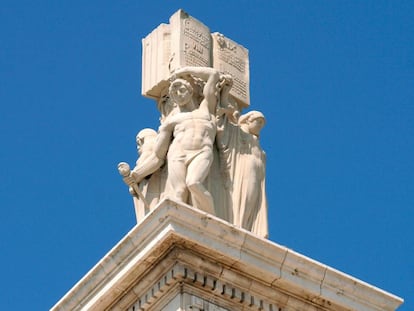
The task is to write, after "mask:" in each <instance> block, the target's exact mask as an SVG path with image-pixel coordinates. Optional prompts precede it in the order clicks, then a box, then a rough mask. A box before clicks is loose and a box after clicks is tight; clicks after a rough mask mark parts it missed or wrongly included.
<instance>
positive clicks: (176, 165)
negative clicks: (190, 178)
mask: <svg viewBox="0 0 414 311" xmlns="http://www.w3.org/2000/svg"><path fill="white" fill-rule="evenodd" d="M186 173H187V168H186V165H185V163H184V160H169V161H168V176H167V187H166V188H167V189H166V190H167V191H168V193H166V195H167V196H168V197H170V198H175V199H177V200H178V201H181V202H183V203H187V204H188V190H187V184H186V182H185V176H186Z"/></svg>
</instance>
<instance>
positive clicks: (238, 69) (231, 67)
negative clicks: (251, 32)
mask: <svg viewBox="0 0 414 311" xmlns="http://www.w3.org/2000/svg"><path fill="white" fill-rule="evenodd" d="M211 36H212V38H213V40H212V41H213V67H214V68H216V69H217V70H219V71H221V72H222V73H225V74H230V75H231V76H232V77H233V87H232V89H231V91H230V95H232V96H233V97H234V98H235V99H236V101H237V102H238V104H239V105H240V108H244V107H248V106H249V103H250V92H249V81H250V80H249V51H248V50H247V49H246V48H245V47H243V46H242V45H240V44H237V43H236V42H234V41H233V40H231V39H229V38H226V37H225V36H223V35H222V34H220V33H218V32H215V33H212V34H211Z"/></svg>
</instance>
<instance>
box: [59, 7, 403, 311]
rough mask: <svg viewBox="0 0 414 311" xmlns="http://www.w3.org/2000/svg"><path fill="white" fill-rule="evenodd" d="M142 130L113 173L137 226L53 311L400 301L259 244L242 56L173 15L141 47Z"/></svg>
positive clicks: (386, 304)
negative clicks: (149, 124)
mask: <svg viewBox="0 0 414 311" xmlns="http://www.w3.org/2000/svg"><path fill="white" fill-rule="evenodd" d="M142 43H143V62H142V63H143V64H142V75H143V76H142V94H143V95H144V96H146V97H149V98H152V99H154V100H155V103H156V105H157V107H158V109H159V111H160V124H159V127H158V129H157V130H155V129H140V131H139V132H138V134H137V136H136V142H137V149H138V159H137V161H136V163H135V166H134V168H133V169H132V170H131V169H130V166H129V165H128V164H127V163H125V162H121V163H119V165H118V170H119V173H120V174H121V176H122V177H123V180H124V182H125V183H126V184H127V185H128V186H129V192H130V194H131V195H132V197H133V202H134V207H135V211H136V217H137V225H136V226H135V227H134V228H132V230H131V231H130V232H129V233H128V234H127V235H126V236H125V237H124V238H123V239H122V240H121V241H120V242H119V243H118V244H117V245H115V246H114V248H113V249H112V250H110V251H109V252H108V254H106V255H105V256H104V257H103V258H102V259H101V260H100V261H99V262H98V263H97V264H96V265H95V267H93V268H92V269H91V270H90V271H89V272H88V273H87V274H86V275H85V276H84V277H83V278H82V279H81V280H80V281H79V282H78V283H77V284H76V285H75V286H74V287H73V288H72V289H71V290H70V291H69V292H68V293H67V294H66V295H65V296H64V297H63V298H62V299H61V300H60V301H59V302H58V303H57V304H56V305H55V306H54V307H52V310H54V311H56V310H85V311H86V310H127V311H138V310H140V311H238V310H245V311H253V310H254V311H298V310H300V311H322V310H323V311H334V310H335V311H350V310H354V311H380V310H384V311H393V310H396V309H397V308H398V306H399V305H400V304H401V303H402V299H401V298H399V297H396V296H394V295H392V294H390V293H387V292H385V291H382V290H380V289H378V288H375V287H374V286H372V285H369V284H366V283H364V282H362V281H360V280H358V279H356V278H353V277H351V276H349V275H346V274H344V273H342V272H339V271H337V270H335V269H333V268H331V267H328V266H326V265H324V264H322V263H319V262H316V261H314V260H312V259H310V258H308V257H305V256H303V255H301V254H298V253H296V252H294V251H293V250H291V249H288V248H286V247H283V246H280V245H278V244H276V243H273V242H271V241H269V240H267V239H266V238H267V236H268V224H267V201H266V190H265V163H266V160H265V153H264V151H263V150H262V148H261V147H260V144H259V137H260V130H261V129H262V128H263V126H264V125H265V117H264V115H263V114H262V113H261V112H259V111H255V110H251V111H249V112H246V113H245V112H244V111H243V109H246V108H249V107H250V103H249V59H248V51H247V49H246V48H244V47H243V46H241V45H240V44H238V43H236V42H234V41H232V40H231V39H229V38H227V37H225V36H224V35H222V34H220V33H210V30H209V28H208V27H207V26H205V25H203V24H202V23H201V22H199V21H198V20H196V19H195V18H193V17H191V16H189V15H188V14H187V13H185V12H184V11H182V10H179V11H178V12H176V13H175V14H174V15H173V16H172V17H171V18H170V23H169V24H161V25H160V26H158V27H157V28H156V29H155V30H154V31H152V32H151V33H150V34H149V35H148V36H147V37H146V38H144V39H143V42H142Z"/></svg>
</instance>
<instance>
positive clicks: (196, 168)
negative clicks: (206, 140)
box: [186, 152, 215, 215]
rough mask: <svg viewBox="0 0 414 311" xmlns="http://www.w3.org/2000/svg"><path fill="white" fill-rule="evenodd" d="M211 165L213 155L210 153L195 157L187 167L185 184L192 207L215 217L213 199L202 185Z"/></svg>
mask: <svg viewBox="0 0 414 311" xmlns="http://www.w3.org/2000/svg"><path fill="white" fill-rule="evenodd" d="M212 163H213V155H212V153H211V152H203V153H201V154H199V155H198V156H196V157H195V158H194V159H193V160H192V161H191V162H190V163H189V165H188V168H187V177H186V184H187V187H188V189H189V190H190V193H191V196H192V199H193V205H194V207H196V208H198V209H201V210H203V211H205V212H207V213H210V214H213V215H215V211H214V202H213V197H212V196H211V194H210V192H209V191H208V190H207V189H206V188H205V187H204V185H203V182H204V180H205V179H206V178H207V175H208V173H209V172H210V167H211V164H212Z"/></svg>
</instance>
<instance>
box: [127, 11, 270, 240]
mask: <svg viewBox="0 0 414 311" xmlns="http://www.w3.org/2000/svg"><path fill="white" fill-rule="evenodd" d="M142 59H143V62H142V94H143V95H144V96H147V97H149V98H152V99H154V100H155V102H156V103H157V107H158V109H159V111H160V125H159V128H158V131H157V135H156V137H155V135H152V137H153V138H154V139H153V143H152V145H153V147H151V148H152V149H153V150H152V151H151V152H146V153H145V154H140V158H139V159H138V161H137V163H136V166H135V167H134V168H133V169H132V171H130V172H129V174H127V175H126V174H125V171H124V170H123V167H124V166H125V165H126V164H125V163H121V164H120V167H119V168H120V170H121V171H120V172H121V174H122V176H123V177H124V181H125V182H126V183H127V184H128V185H129V187H130V193H131V194H132V196H133V198H134V205H135V209H136V215H137V221H138V222H139V221H140V220H142V219H143V216H145V214H146V213H148V212H149V211H151V210H152V209H153V208H154V207H155V206H156V204H157V203H158V202H159V201H160V200H162V199H163V198H171V199H174V200H176V201H178V202H182V203H185V204H189V205H191V206H193V207H195V208H199V209H200V210H203V211H205V212H208V213H210V214H212V215H216V216H218V217H220V218H222V219H224V220H226V221H228V222H230V223H232V224H234V225H236V226H238V227H241V228H244V229H247V230H250V231H252V232H253V233H255V234H257V235H258V236H260V237H267V236H268V225H267V201H266V191H265V158H266V157H265V153H264V151H263V150H262V148H261V147H260V143H259V133H260V130H261V129H262V127H263V126H264V123H265V117H264V115H263V114H262V113H260V112H254V111H253V112H248V113H247V114H245V115H242V113H243V108H247V107H249V106H250V103H249V54H248V50H247V49H246V48H244V47H243V46H241V45H240V44H238V43H236V42H234V41H233V40H231V39H229V38H226V37H225V36H224V35H222V34H220V33H210V30H209V28H208V27H207V26H205V25H204V24H202V23H201V22H199V21H198V20H196V19H195V18H193V17H191V16H189V15H188V14H187V13H185V12H184V11H182V10H179V11H178V12H177V13H175V14H174V15H173V16H172V17H171V18H170V24H161V25H160V26H158V27H157V28H156V29H155V30H154V31H153V32H151V33H150V34H149V35H148V36H147V37H146V38H145V39H143V57H142ZM147 131H150V129H148V130H147ZM152 133H155V131H154V130H152ZM141 148H144V147H143V146H141ZM149 148H150V147H148V148H146V149H149ZM160 176H163V177H160ZM134 189H135V190H134ZM151 189H152V190H151ZM155 189H157V190H155Z"/></svg>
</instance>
